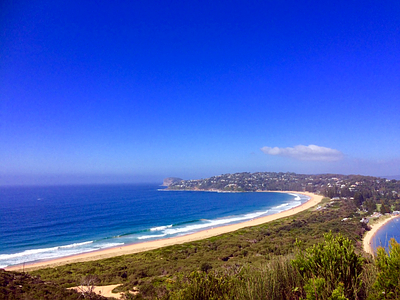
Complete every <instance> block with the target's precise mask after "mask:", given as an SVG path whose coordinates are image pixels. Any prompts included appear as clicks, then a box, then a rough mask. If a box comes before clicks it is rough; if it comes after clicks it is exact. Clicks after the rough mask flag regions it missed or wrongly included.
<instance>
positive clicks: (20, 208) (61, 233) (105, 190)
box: [0, 184, 308, 268]
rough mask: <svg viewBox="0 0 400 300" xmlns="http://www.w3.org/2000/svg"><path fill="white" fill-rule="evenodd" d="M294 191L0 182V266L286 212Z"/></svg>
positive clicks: (294, 201) (295, 199)
mask: <svg viewBox="0 0 400 300" xmlns="http://www.w3.org/2000/svg"><path fill="white" fill-rule="evenodd" d="M307 200H308V197H307V196H304V195H300V194H283V193H217V192H197V191H196V192H195V191H166V190H164V189H163V188H161V187H160V186H158V185H155V184H141V185H81V186H47V187H44V186H42V187H39V186H36V187H0V205H1V210H0V268H4V267H6V266H12V265H19V264H23V263H32V262H37V261H42V260H48V259H54V258H59V257H65V256H69V255H74V254H79V253H85V252H90V251H95V250H100V249H105V248H110V247H116V246H122V245H127V244H133V243H139V242H144V241H150V240H155V239H162V238H169V237H173V236H179V235H185V234H190V233H193V232H196V231H201V230H205V229H207V228H212V227H217V226H223V225H227V224H233V223H238V222H243V221H246V220H250V219H253V218H257V217H260V216H264V215H269V214H275V213H278V212H281V211H283V210H288V209H291V208H293V207H295V206H298V205H300V204H302V203H304V202H305V201H307Z"/></svg>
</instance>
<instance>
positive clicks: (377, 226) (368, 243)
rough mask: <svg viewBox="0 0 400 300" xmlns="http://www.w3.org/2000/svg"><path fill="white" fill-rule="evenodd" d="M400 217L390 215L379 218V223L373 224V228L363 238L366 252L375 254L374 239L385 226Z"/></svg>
mask: <svg viewBox="0 0 400 300" xmlns="http://www.w3.org/2000/svg"><path fill="white" fill-rule="evenodd" d="M398 217H400V216H390V217H389V218H386V219H382V220H378V222H377V223H375V224H373V225H371V230H370V231H368V232H367V234H366V235H365V236H364V238H363V249H364V251H365V252H367V253H369V254H371V255H372V256H375V252H374V249H373V247H372V239H373V238H374V236H375V235H376V233H377V232H378V231H379V230H380V229H381V228H382V227H383V226H385V225H386V224H387V223H389V222H390V221H392V220H393V219H395V218H398Z"/></svg>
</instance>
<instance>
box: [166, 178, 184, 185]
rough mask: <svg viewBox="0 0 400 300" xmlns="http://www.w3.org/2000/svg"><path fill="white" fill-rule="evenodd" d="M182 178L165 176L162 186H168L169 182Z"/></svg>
mask: <svg viewBox="0 0 400 300" xmlns="http://www.w3.org/2000/svg"><path fill="white" fill-rule="evenodd" d="M182 180H183V179H182V178H178V177H167V178H165V179H164V181H163V184H162V186H170V185H171V184H174V183H178V182H181V181H182Z"/></svg>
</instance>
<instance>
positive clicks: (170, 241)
mask: <svg viewBox="0 0 400 300" xmlns="http://www.w3.org/2000/svg"><path fill="white" fill-rule="evenodd" d="M262 192H272V193H286V194H302V195H306V196H307V197H310V199H309V200H308V201H306V202H304V203H302V204H301V205H299V206H296V207H293V208H291V209H289V210H284V211H282V212H280V213H276V214H273V215H267V216H263V217H259V218H255V219H252V220H248V221H244V222H241V223H236V224H230V225H225V226H220V227H215V228H211V229H206V230H202V231H198V232H194V233H191V234H187V235H182V236H177V237H171V238H165V239H159V240H153V241H148V242H142V243H135V244H129V245H124V246H120V247H113V248H107V249H102V250H97V251H91V252H86V253H81V254H77V255H72V256H66V257H60V258H56V259H52V260H45V261H40V262H33V263H29V264H24V265H15V266H9V267H6V268H5V270H7V271H21V270H23V271H26V270H29V271H33V270H37V269H43V268H49V267H57V266H61V265H66V264H70V263H78V262H85V261H93V260H99V259H105V258H111V257H115V256H121V255H127V254H134V253H139V252H144V251H149V250H153V249H158V248H162V247H167V246H172V245H177V244H183V243H187V242H193V241H198V240H203V239H206V238H210V237H214V236H218V235H221V234H224V233H228V232H233V231H236V230H239V229H242V228H245V227H252V226H257V225H260V224H264V223H268V222H271V221H275V220H278V219H281V218H285V217H289V216H292V215H295V214H297V213H299V212H302V211H304V210H307V209H310V208H311V207H313V206H315V205H317V204H318V203H320V202H321V200H322V198H324V196H322V195H316V194H312V193H308V192H296V191H262Z"/></svg>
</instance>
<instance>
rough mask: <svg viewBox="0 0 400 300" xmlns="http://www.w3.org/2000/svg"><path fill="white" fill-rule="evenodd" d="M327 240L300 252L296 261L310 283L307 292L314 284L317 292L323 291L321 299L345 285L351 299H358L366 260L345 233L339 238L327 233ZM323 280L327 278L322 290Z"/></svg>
mask: <svg viewBox="0 0 400 300" xmlns="http://www.w3.org/2000/svg"><path fill="white" fill-rule="evenodd" d="M324 239H325V241H324V242H323V243H319V244H316V245H314V246H312V247H311V248H308V249H306V251H305V253H304V252H299V253H298V254H297V255H296V258H295V259H294V260H293V261H292V263H293V265H294V266H295V267H296V268H297V269H298V270H299V272H300V273H301V274H302V276H303V278H304V279H305V280H306V282H307V284H306V285H305V290H306V292H307V291H308V292H310V291H311V288H312V287H313V288H314V294H315V293H320V294H319V295H318V294H317V296H318V297H317V298H318V299H327V298H328V297H330V296H331V295H332V296H333V294H332V293H333V292H334V291H335V290H336V289H337V288H338V287H339V286H341V285H343V289H344V295H345V296H346V297H347V298H350V299H358V294H359V292H360V290H361V283H362V282H361V277H360V276H361V274H362V270H363V263H364V259H363V258H362V257H361V256H360V255H357V254H356V253H355V251H354V247H353V244H352V242H351V241H350V240H349V239H348V238H345V237H343V236H342V235H341V234H339V235H337V236H336V237H335V236H333V234H332V233H331V232H329V233H327V234H324ZM322 280H324V281H325V287H324V291H323V292H321V291H320V284H322ZM307 294H308V293H307ZM310 297H311V296H310ZM310 299H312V298H310Z"/></svg>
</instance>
